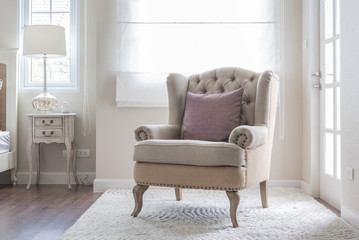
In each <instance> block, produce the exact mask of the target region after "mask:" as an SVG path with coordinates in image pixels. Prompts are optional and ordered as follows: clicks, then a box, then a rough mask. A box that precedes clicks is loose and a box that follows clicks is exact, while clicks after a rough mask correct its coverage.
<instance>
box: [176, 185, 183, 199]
mask: <svg viewBox="0 0 359 240" xmlns="http://www.w3.org/2000/svg"><path fill="white" fill-rule="evenodd" d="M175 192H176V200H177V201H181V200H182V189H181V188H179V187H176V188H175Z"/></svg>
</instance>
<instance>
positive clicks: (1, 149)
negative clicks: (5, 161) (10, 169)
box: [0, 131, 10, 154]
mask: <svg viewBox="0 0 359 240" xmlns="http://www.w3.org/2000/svg"><path fill="white" fill-rule="evenodd" d="M9 151H10V133H9V132H8V131H0V154H3V153H7V152H9Z"/></svg>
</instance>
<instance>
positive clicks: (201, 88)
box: [132, 67, 279, 227]
mask: <svg viewBox="0 0 359 240" xmlns="http://www.w3.org/2000/svg"><path fill="white" fill-rule="evenodd" d="M278 85H279V79H278V77H277V76H276V75H274V74H273V73H272V72H271V71H265V72H262V73H255V72H252V71H249V70H245V69H241V68H233V67H227V68H219V69H215V70H212V71H208V72H204V73H202V74H196V75H192V76H190V77H185V76H183V75H181V74H170V75H169V77H168V79H167V89H168V99H169V121H168V124H167V125H145V126H139V127H138V128H137V129H136V130H135V136H136V140H137V141H138V142H137V143H136V145H135V148H134V157H133V160H134V161H136V163H135V166H134V179H135V181H136V184H137V185H136V186H135V187H134V188H133V195H134V199H135V208H134V210H133V212H132V216H134V217H136V216H137V215H138V214H139V212H140V211H141V209H142V196H143V194H144V192H145V191H146V190H147V189H148V187H149V186H164V187H173V188H175V193H176V199H177V201H179V200H181V199H182V192H181V189H182V188H195V189H212V190H222V191H226V193H227V196H228V198H229V201H230V217H231V221H232V224H233V227H238V223H237V219H236V212H237V207H238V204H239V200H240V197H239V194H238V191H239V190H242V189H245V188H247V187H250V186H252V185H255V184H258V183H259V184H260V193H261V200H262V206H263V207H264V208H266V207H268V200H267V199H268V179H269V170H270V162H271V152H272V142H273V133H274V125H275V116H276V104H277V95H278ZM239 88H243V89H244V92H243V96H242V103H241V111H240V124H239V126H238V127H236V128H234V129H233V131H232V132H231V134H230V136H229V139H228V142H211V141H199V140H184V139H183V129H184V125H183V119H184V112H185V106H186V96H187V95H186V94H187V91H189V92H192V93H195V94H213V93H227V92H232V91H234V90H236V89H239Z"/></svg>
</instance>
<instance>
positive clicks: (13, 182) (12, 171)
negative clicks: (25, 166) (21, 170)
mask: <svg viewBox="0 0 359 240" xmlns="http://www.w3.org/2000/svg"><path fill="white" fill-rule="evenodd" d="M16 172H17V167H15V168H13V169H11V181H12V185H14V186H15V185H16V184H17V177H16Z"/></svg>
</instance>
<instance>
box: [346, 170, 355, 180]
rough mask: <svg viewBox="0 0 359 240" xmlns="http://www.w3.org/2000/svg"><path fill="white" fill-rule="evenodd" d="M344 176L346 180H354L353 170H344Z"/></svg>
mask: <svg viewBox="0 0 359 240" xmlns="http://www.w3.org/2000/svg"><path fill="white" fill-rule="evenodd" d="M346 175H347V179H348V180H352V181H353V180H354V168H351V167H347V169H346Z"/></svg>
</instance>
